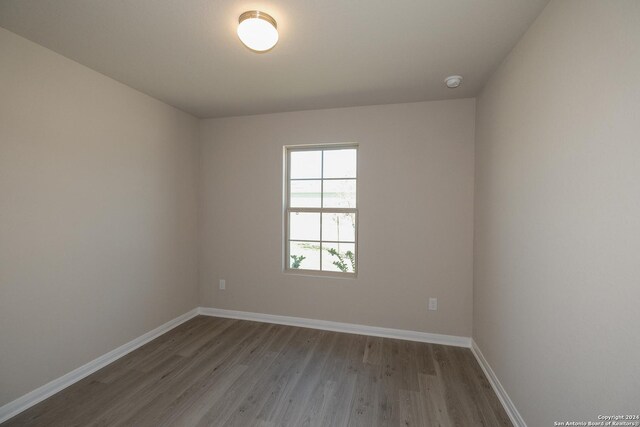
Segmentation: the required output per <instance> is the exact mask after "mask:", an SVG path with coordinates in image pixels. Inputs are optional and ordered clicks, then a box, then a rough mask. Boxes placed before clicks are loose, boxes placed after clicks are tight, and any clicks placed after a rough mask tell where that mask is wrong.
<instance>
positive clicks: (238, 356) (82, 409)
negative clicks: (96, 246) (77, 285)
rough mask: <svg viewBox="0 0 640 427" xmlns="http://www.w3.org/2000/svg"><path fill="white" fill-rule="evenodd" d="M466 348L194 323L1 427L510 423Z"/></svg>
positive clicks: (202, 320)
mask: <svg viewBox="0 0 640 427" xmlns="http://www.w3.org/2000/svg"><path fill="white" fill-rule="evenodd" d="M510 425H511V424H510V422H509V419H508V417H507V415H506V413H505V412H504V409H503V408H502V406H501V405H500V402H499V401H498V399H497V397H496V395H495V394H494V392H493V390H492V389H491V386H490V385H489V383H488V381H487V379H486V378H485V376H484V374H483V372H482V370H481V369H480V366H479V365H478V363H477V362H476V360H475V359H474V357H473V355H472V354H471V351H470V350H469V349H466V348H458V347H448V346H442V345H434V344H425V343H416V342H411V341H401V340H394V339H388V338H375V337H366V336H362V335H351V334H344V333H337V332H328V331H320V330H314V329H305V328H298V327H292V326H281V325H273V324H268V323H258V322H249V321H244V320H232V319H221V318H215V317H205V316H198V317H195V318H194V319H192V320H190V321H188V322H186V323H183V324H182V325H180V326H178V327H177V328H175V329H173V330H171V331H170V332H168V333H166V334H164V335H162V336H161V337H159V338H157V339H155V340H154V341H152V342H150V343H148V344H146V345H144V346H142V347H140V348H139V349H137V350H135V351H133V352H132V353H130V354H128V355H127V356H125V357H123V358H121V359H119V360H117V361H116V362H114V363H112V364H110V365H108V366H106V367H105V368H103V369H101V370H99V371H97V372H96V373H94V374H92V375H90V376H88V377H87V378H85V379H83V380H81V381H79V382H77V383H76V384H74V385H72V386H70V387H68V388H66V389H65V390H63V391H61V392H60V393H58V394H56V395H54V396H52V397H50V398H49V399H47V400H45V401H43V402H41V403H39V404H38V405H36V406H34V407H32V408H30V409H28V410H27V411H25V412H23V413H21V414H19V415H17V416H16V417H14V418H12V419H10V420H9V421H7V422H6V423H5V424H3V426H65V427H68V426H154V427H155V426H241V427H247V426H261V427H267V426H323V427H325V426H366V427H372V426H465V427H466V426H510Z"/></svg>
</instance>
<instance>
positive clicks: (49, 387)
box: [0, 308, 198, 423]
mask: <svg viewBox="0 0 640 427" xmlns="http://www.w3.org/2000/svg"><path fill="white" fill-rule="evenodd" d="M197 315H198V309H197V308H194V309H193V310H191V311H189V312H188V313H185V314H183V315H181V316H178V317H176V318H175V319H173V320H170V321H168V322H167V323H165V324H164V325H161V326H159V327H157V328H155V329H154V330H152V331H149V332H147V333H146V334H144V335H142V336H139V337H138V338H136V339H134V340H132V341H129V342H128V343H126V344H124V345H121V346H120V347H118V348H116V349H115V350H112V351H110V352H109V353H107V354H103V355H102V356H100V357H98V358H96V359H94V360H92V361H91V362H89V363H87V364H85V365H82V366H80V367H79V368H77V369H74V370H73V371H71V372H69V373H67V374H65V375H63V376H61V377H60V378H56V379H55V380H53V381H51V382H49V383H47V384H45V385H43V386H42V387H38V388H37V389H35V390H33V391H31V392H29V393H27V394H25V395H24V396H22V397H19V398H17V399H16V400H14V401H12V402H9V403H7V404H6V405H4V406H2V407H0V423H3V422H4V421H6V420H8V419H9V418H12V417H14V416H16V415H18V414H19V413H20V412H22V411H24V410H26V409H28V408H30V407H32V406H33V405H35V404H37V403H40V402H42V401H43V400H45V399H46V398H48V397H50V396H52V395H54V394H55V393H57V392H59V391H60V390H62V389H65V388H67V387H69V386H70V385H72V384H73V383H75V382H78V381H80V380H81V379H83V378H85V377H87V376H88V375H91V374H92V373H94V372H95V371H97V370H98V369H100V368H103V367H105V366H106V365H108V364H109V363H112V362H115V361H116V360H118V359H120V358H121V357H122V356H124V355H126V354H127V353H130V352H132V351H133V350H135V349H137V348H138V347H141V346H143V345H144V344H146V343H148V342H149V341H151V340H153V339H155V338H157V337H159V336H160V335H162V334H164V333H166V332H168V331H169V330H171V329H173V328H175V327H176V326H178V325H180V324H181V323H184V322H186V321H187V320H189V319H191V318H193V317H195V316H197Z"/></svg>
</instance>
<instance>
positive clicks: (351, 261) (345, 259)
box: [322, 243, 356, 273]
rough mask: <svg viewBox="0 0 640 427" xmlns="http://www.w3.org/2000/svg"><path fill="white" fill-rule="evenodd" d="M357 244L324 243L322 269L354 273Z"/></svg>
mask: <svg viewBox="0 0 640 427" xmlns="http://www.w3.org/2000/svg"><path fill="white" fill-rule="evenodd" d="M355 248H356V245H355V244H353V243H323V244H322V251H323V252H322V270H324V271H342V272H344V273H353V272H354V267H355V262H356V261H355V257H356V255H355V253H356V249H355Z"/></svg>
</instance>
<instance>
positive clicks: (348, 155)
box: [323, 148, 357, 178]
mask: <svg viewBox="0 0 640 427" xmlns="http://www.w3.org/2000/svg"><path fill="white" fill-rule="evenodd" d="M356 161H357V160H356V149H355V148H349V149H345V150H327V151H325V152H324V174H323V177H324V178H356V169H357V168H356Z"/></svg>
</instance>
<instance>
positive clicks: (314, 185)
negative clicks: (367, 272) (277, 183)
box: [284, 144, 358, 276]
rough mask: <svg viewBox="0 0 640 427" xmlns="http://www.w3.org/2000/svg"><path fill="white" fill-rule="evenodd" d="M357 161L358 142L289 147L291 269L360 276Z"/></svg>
mask: <svg viewBox="0 0 640 427" xmlns="http://www.w3.org/2000/svg"><path fill="white" fill-rule="evenodd" d="M357 157H358V146H357V145H355V144H348V145H346V144H334V145H323V146H302V147H287V148H286V175H285V188H286V190H285V218H284V222H285V269H286V270H289V271H301V272H322V273H323V274H326V275H346V276H353V275H355V273H356V271H357V259H358V257H357V254H358V252H357V251H358V238H357V237H358V224H357V221H358V209H357V205H356V199H357V197H356V194H357V192H356V188H357V178H358V177H357V169H358V168H357V164H358V159H357Z"/></svg>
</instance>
